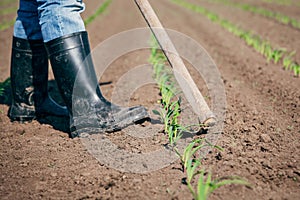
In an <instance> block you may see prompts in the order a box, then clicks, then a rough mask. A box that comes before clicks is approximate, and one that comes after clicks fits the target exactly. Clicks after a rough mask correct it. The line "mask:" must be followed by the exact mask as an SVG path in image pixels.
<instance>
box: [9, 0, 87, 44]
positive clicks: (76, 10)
mask: <svg viewBox="0 0 300 200" xmlns="http://www.w3.org/2000/svg"><path fill="white" fill-rule="evenodd" d="M84 9H85V5H84V3H83V2H82V0H20V5H19V10H18V16H17V19H16V22H15V25H14V36H15V37H18V38H22V39H27V40H43V41H44V42H48V41H50V40H53V39H55V38H58V37H61V36H64V35H68V34H71V33H76V32H79V31H85V27H84V22H83V20H82V18H81V16H80V13H81V12H83V11H84Z"/></svg>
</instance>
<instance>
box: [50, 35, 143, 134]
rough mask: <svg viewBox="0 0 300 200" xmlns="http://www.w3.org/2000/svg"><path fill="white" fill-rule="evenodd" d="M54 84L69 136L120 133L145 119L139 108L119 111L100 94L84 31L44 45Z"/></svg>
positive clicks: (140, 107)
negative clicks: (68, 116)
mask: <svg viewBox="0 0 300 200" xmlns="http://www.w3.org/2000/svg"><path fill="white" fill-rule="evenodd" d="M46 49H47V51H48V53H49V56H50V61H51V65H52V69H53V72H54V76H55V79H56V81H57V85H58V87H59V89H60V91H61V94H62V96H63V98H64V101H65V103H66V105H67V107H68V108H69V111H70V113H71V115H72V117H71V123H70V128H71V137H76V136H80V135H81V134H83V133H88V134H94V133H103V132H112V131H116V130H120V129H122V128H124V127H126V126H128V125H130V124H133V123H136V122H141V121H143V120H145V119H148V118H149V115H148V113H147V111H146V109H145V108H144V107H142V106H136V107H131V108H122V107H119V106H116V105H113V104H111V103H110V102H108V101H107V100H106V99H105V98H104V97H103V96H102V94H101V91H100V88H99V85H98V79H97V77H96V73H95V71H94V65H93V61H92V58H91V55H90V47H89V40H88V35H87V32H86V31H83V32H78V33H72V34H69V35H65V36H62V37H59V38H56V39H54V40H51V41H49V42H47V43H46Z"/></svg>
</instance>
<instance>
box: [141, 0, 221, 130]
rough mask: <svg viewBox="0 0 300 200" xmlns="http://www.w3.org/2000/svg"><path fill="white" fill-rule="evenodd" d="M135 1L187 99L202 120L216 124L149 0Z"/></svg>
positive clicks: (213, 116)
mask: <svg viewBox="0 0 300 200" xmlns="http://www.w3.org/2000/svg"><path fill="white" fill-rule="evenodd" d="M135 3H136V4H137V6H138V8H139V10H140V11H141V13H142V15H143V17H144V18H145V20H146V22H147V24H148V26H149V27H150V29H151V31H152V33H153V35H154V36H155V38H156V40H157V42H158V43H159V45H160V47H161V49H162V51H163V52H164V54H165V56H166V57H167V59H168V62H169V63H170V65H171V67H172V68H173V73H174V76H175V78H176V80H177V81H178V84H179V85H180V87H181V89H182V91H183V93H184V95H185V97H186V99H187V100H188V101H189V103H190V104H191V106H192V108H193V109H194V111H195V113H196V114H197V115H198V117H199V120H200V122H201V123H203V124H204V125H206V126H213V125H215V123H216V117H215V115H214V114H213V113H212V111H211V110H210V109H209V107H208V105H207V103H206V102H205V100H204V98H203V96H202V94H201V92H200V91H199V89H198V87H197V85H196V84H195V82H194V81H193V79H192V77H191V75H190V74H189V71H188V70H187V68H186V67H185V65H184V63H183V61H182V59H181V58H180V56H179V55H178V53H177V50H176V48H175V46H174V45H173V43H172V41H171V39H170V37H169V36H168V34H167V32H166V31H165V30H164V28H163V26H162V24H161V23H160V21H159V19H158V17H157V15H156V14H155V12H154V10H153V9H152V7H151V5H150V3H149V2H148V1H147V0H135Z"/></svg>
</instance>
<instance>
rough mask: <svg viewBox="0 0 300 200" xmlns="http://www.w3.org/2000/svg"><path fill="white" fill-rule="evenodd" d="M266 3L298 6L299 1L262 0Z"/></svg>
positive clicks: (299, 4)
mask: <svg viewBox="0 0 300 200" xmlns="http://www.w3.org/2000/svg"><path fill="white" fill-rule="evenodd" d="M263 1H264V2H266V3H272V4H278V5H284V6H291V5H296V6H300V3H299V2H297V3H294V2H293V0H263Z"/></svg>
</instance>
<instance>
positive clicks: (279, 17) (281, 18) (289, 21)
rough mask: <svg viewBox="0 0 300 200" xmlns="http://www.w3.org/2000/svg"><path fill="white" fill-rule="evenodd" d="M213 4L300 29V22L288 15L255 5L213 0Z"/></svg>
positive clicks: (227, 0)
mask: <svg viewBox="0 0 300 200" xmlns="http://www.w3.org/2000/svg"><path fill="white" fill-rule="evenodd" d="M213 2H216V3H222V4H224V5H228V6H233V7H236V8H239V9H242V10H244V11H248V12H252V13H255V14H259V15H262V16H264V17H268V18H271V19H274V20H276V21H277V22H279V23H282V24H285V25H290V26H292V27H294V28H296V29H300V21H299V20H297V19H294V18H291V17H289V16H286V15H284V14H281V13H278V12H273V11H271V10H268V9H264V8H261V7H257V6H253V5H250V4H246V3H236V2H232V1H230V0H213Z"/></svg>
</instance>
